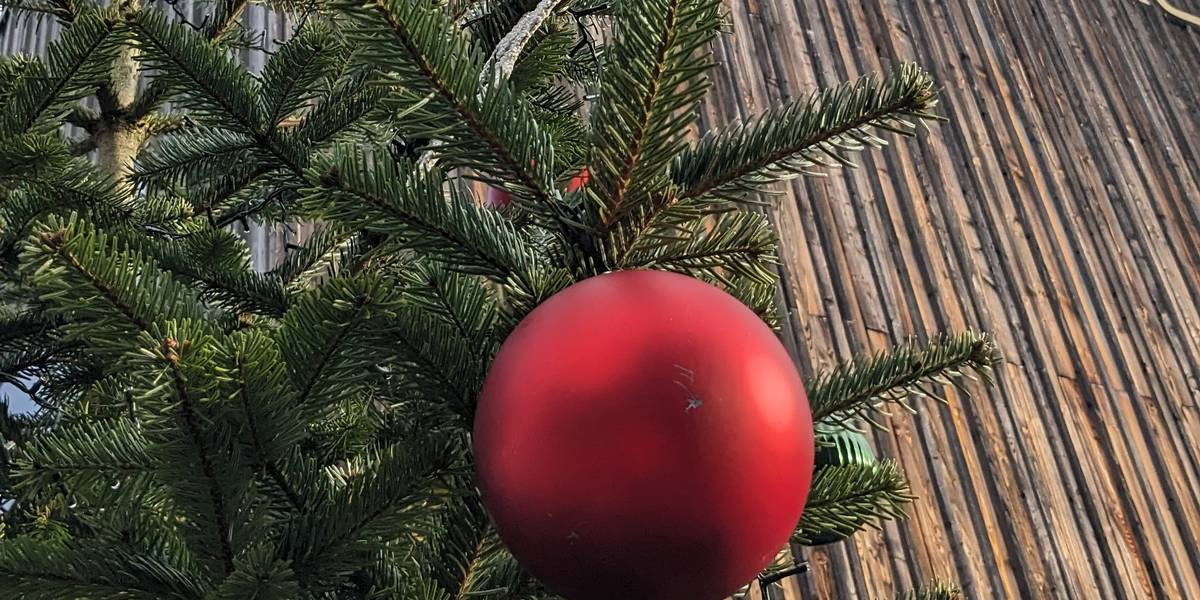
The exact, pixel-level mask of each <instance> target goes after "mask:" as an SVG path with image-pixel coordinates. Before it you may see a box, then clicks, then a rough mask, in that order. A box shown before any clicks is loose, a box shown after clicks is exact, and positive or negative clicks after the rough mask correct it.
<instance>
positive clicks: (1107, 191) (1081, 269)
mask: <svg viewBox="0 0 1200 600" xmlns="http://www.w3.org/2000/svg"><path fill="white" fill-rule="evenodd" d="M1189 2H1190V3H1191V6H1190V7H1189V6H1188V5H1187V4H1184V3H1182V2H1180V5H1181V7H1184V8H1191V9H1200V0H1189ZM185 5H186V3H185V2H181V3H180V6H185ZM728 8H729V10H730V14H731V17H732V21H733V24H734V27H733V31H734V33H733V35H732V36H729V37H727V38H725V39H723V40H722V41H721V43H720V47H719V49H718V58H719V60H720V61H721V62H722V67H721V69H719V71H718V73H717V74H716V90H715V93H714V98H713V100H712V102H711V103H710V104H709V105H708V106H707V107H706V111H705V121H706V122H707V123H710V124H717V123H725V122H728V121H730V120H732V119H733V118H736V117H738V116H743V115H746V114H749V113H751V112H753V111H757V110H759V109H762V108H764V107H765V106H767V105H769V104H770V103H771V102H773V101H775V100H778V99H781V98H788V97H794V96H799V95H803V94H806V93H807V92H809V91H810V90H812V89H814V88H816V87H818V86H825V85H832V84H836V83H838V82H841V81H844V80H847V79H850V78H853V77H855V76H858V75H860V74H863V73H867V72H871V71H876V70H879V69H880V68H882V67H883V66H885V65H888V64H895V63H896V62H898V61H900V60H916V61H917V62H919V63H921V64H922V65H924V66H926V67H927V68H929V69H930V70H931V71H932V72H933V73H934V75H935V76H936V78H937V79H938V80H939V81H940V82H941V84H942V85H943V86H944V87H945V93H944V101H943V114H945V115H946V116H947V117H949V118H950V122H949V123H946V124H942V125H939V126H936V127H934V128H933V130H932V131H931V132H929V133H928V134H926V135H922V137H921V139H920V140H919V141H916V142H910V143H907V144H900V145H898V146H896V147H893V148H891V149H889V150H887V151H885V152H882V153H874V154H872V155H870V156H868V157H865V158H864V159H863V160H862V161H861V168H860V169H857V170H854V171H851V172H847V173H837V174H834V175H833V176H832V177H829V178H825V179H806V180H801V181H798V182H796V183H794V184H792V185H790V186H780V187H779V190H780V191H781V192H784V193H783V194H782V195H781V196H780V198H779V200H778V208H776V209H774V210H773V211H772V213H773V216H774V218H775V220H776V222H777V223H778V225H779V228H780V231H781V234H782V237H783V240H784V250H783V253H782V257H781V258H782V271H783V274H784V276H785V280H786V283H785V285H784V286H783V287H782V290H781V296H782V300H783V302H784V305H785V308H786V310H787V311H788V317H789V327H788V329H787V331H786V332H785V339H786V341H787V343H788V344H789V346H790V347H791V348H792V349H793V350H794V351H795V353H796V355H797V356H798V357H799V359H800V363H801V364H802V365H804V368H805V369H806V370H810V371H811V370H812V369H817V368H822V367H825V366H828V365H830V364H832V363H833V362H834V361H835V360H837V359H840V358H844V357H848V356H850V355H852V354H854V353H857V352H866V351H871V350H876V349H880V348H883V347H886V346H887V345H889V344H891V343H893V342H895V341H899V340H901V339H904V338H906V337H908V336H910V335H925V334H928V333H932V332H936V331H940V330H946V329H957V328H962V327H965V326H973V327H978V328H982V329H986V330H989V331H993V332H995V333H996V335H997V337H998V339H999V342H1000V344H1001V345H1002V347H1003V348H1004V350H1005V362H1004V363H1003V365H1002V367H1001V368H1000V370H999V374H998V375H999V376H998V382H997V385H996V387H995V389H994V390H993V391H991V392H990V393H979V394H977V395H976V396H975V397H974V398H972V399H967V398H964V397H961V396H957V395H955V396H952V397H951V400H952V402H951V404H950V405H949V406H945V407H943V406H939V405H927V406H925V407H924V410H923V411H922V412H921V414H920V415H919V416H917V417H915V418H909V417H907V416H902V417H900V418H897V419H895V420H894V421H893V424H894V427H893V429H892V431H890V432H881V433H879V434H877V435H876V436H875V446H876V449H877V450H878V452H879V453H880V454H882V455H886V456H891V457H895V458H897V459H899V460H900V461H901V462H902V463H903V465H904V468H905V470H906V471H907V472H908V473H909V475H910V477H911V478H912V480H913V484H914V488H915V489H916V490H917V491H918V493H919V494H920V495H921V499H920V500H919V501H918V502H917V503H916V504H915V505H914V508H913V511H912V518H910V519H909V520H907V521H905V522H903V523H900V524H897V525H889V526H887V527H886V528H885V529H884V530H883V531H882V532H868V533H864V534H861V535H859V536H857V537H856V538H855V539H854V540H853V541H852V542H849V543H845V544H839V545H835V546H829V547H824V548H822V549H819V550H815V551H810V552H808V553H807V558H809V559H810V561H811V564H812V566H813V570H812V572H811V573H809V574H808V575H807V576H805V577H801V578H796V579H793V580H790V581H789V582H788V584H787V586H788V588H789V593H788V594H787V597H788V598H790V599H797V598H829V599H842V598H845V599H849V598H875V597H886V596H887V595H889V594H890V593H891V592H892V590H893V589H904V588H907V587H909V586H910V585H911V584H913V583H914V582H918V581H922V580H925V579H927V578H928V577H931V576H935V575H940V576H944V577H953V578H955V579H957V580H959V581H960V582H961V583H962V584H963V585H964V586H965V588H966V590H967V592H968V593H969V595H970V597H973V598H1130V599H1140V598H1172V599H1176V598H1200V551H1198V550H1197V545H1198V536H1200V500H1198V498H1200V445H1198V442H1200V409H1198V407H1197V402H1198V400H1200V380H1198V375H1197V373H1198V371H1200V312H1198V311H1197V304H1198V303H1200V295H1198V294H1200V281H1198V278H1200V206H1197V204H1198V202H1197V201H1198V200H1200V30H1196V29H1194V28H1188V27H1186V26H1183V25H1180V24H1177V23H1174V22H1171V21H1170V20H1169V19H1167V18H1166V17H1165V15H1164V14H1163V13H1162V12H1161V11H1160V10H1159V9H1158V8H1156V7H1154V6H1148V5H1144V4H1142V3H1139V2H1136V1H1134V0H1064V1H1062V2H1053V3H1043V2H1038V1H1036V0H1011V1H1010V2H1005V1H1003V0H965V1H951V2H939V1H929V0H865V1H860V2H847V1H845V0H809V1H806V2H783V1H772V0H758V1H752V0H731V1H730V3H729V5H728ZM185 10H187V9H185ZM247 18H249V19H253V20H255V22H254V26H256V27H263V28H271V29H273V30H277V31H278V33H279V34H280V35H281V36H282V35H283V34H285V33H286V25H285V24H284V23H283V22H282V21H281V20H279V19H276V18H274V17H271V16H269V15H266V14H265V13H259V12H253V13H251V14H249V15H248V17H247ZM48 27H50V28H51V29H52V26H48ZM8 34H9V35H8V36H7V37H6V39H5V40H3V42H0V51H14V50H25V51H36V50H37V49H38V48H40V47H42V46H44V40H45V38H46V35H47V33H46V32H44V31H43V32H41V33H37V34H34V33H30V32H29V30H28V28H27V27H24V26H22V27H18V28H10V31H9V32H8ZM247 60H249V61H251V62H252V63H254V62H256V61H257V62H259V63H261V57H251V56H248V57H247ZM256 235H257V236H258V237H257V243H256V244H257V245H258V247H259V248H262V249H263V250H261V251H260V253H261V254H263V255H262V256H260V257H258V259H259V261H260V262H261V261H265V260H268V259H269V254H270V253H271V252H272V251H268V250H266V248H268V247H273V248H275V250H274V251H273V252H278V250H279V248H278V247H279V245H280V241H279V240H280V239H281V238H280V236H278V235H271V234H270V233H269V232H261V233H258V234H256ZM975 390H976V391H977V392H978V391H980V390H979V389H978V388H977V387H976V388H975Z"/></svg>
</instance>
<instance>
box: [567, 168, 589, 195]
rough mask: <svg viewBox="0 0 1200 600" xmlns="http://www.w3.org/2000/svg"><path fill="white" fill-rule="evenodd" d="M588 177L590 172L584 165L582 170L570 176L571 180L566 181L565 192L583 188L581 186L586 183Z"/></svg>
mask: <svg viewBox="0 0 1200 600" xmlns="http://www.w3.org/2000/svg"><path fill="white" fill-rule="evenodd" d="M590 177H591V174H590V173H588V170H587V167H584V168H583V170H582V171H580V172H579V174H578V175H576V176H574V177H572V178H571V181H568V182H567V192H568V193H569V192H578V191H579V190H580V189H582V188H583V186H585V185H587V182H588V179H589V178H590Z"/></svg>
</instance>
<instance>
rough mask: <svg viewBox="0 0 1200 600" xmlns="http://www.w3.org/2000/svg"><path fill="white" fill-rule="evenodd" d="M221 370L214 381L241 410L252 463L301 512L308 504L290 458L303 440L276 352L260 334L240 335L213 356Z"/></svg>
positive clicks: (300, 421)
mask: <svg viewBox="0 0 1200 600" xmlns="http://www.w3.org/2000/svg"><path fill="white" fill-rule="evenodd" d="M217 362H218V363H219V364H221V365H222V368H221V369H220V370H219V372H218V375H217V377H218V379H219V380H220V381H221V382H222V384H223V385H225V387H226V388H227V389H229V390H230V391H229V393H230V395H231V396H232V397H234V398H236V399H237V400H236V404H237V406H238V408H239V409H240V411H239V412H240V425H241V429H242V431H241V433H242V435H243V439H245V440H246V442H247V445H248V446H249V447H250V450H251V454H252V456H253V457H254V462H255V463H256V464H257V465H258V466H259V467H261V468H262V470H263V471H264V472H265V473H266V475H267V477H268V479H269V480H270V481H271V483H272V484H274V485H275V486H276V487H277V488H278V490H279V492H280V493H281V494H282V495H283V497H284V498H286V499H287V501H288V504H289V505H290V506H291V508H292V510H294V511H295V512H297V513H303V512H305V511H306V510H308V502H307V501H306V500H305V498H304V497H303V496H302V495H301V492H302V490H301V489H300V486H299V485H297V484H296V483H293V481H292V477H291V476H290V475H289V474H288V473H290V472H291V470H292V469H291V467H290V465H289V464H288V457H289V455H290V454H291V453H292V451H293V450H294V448H296V447H297V446H298V445H299V444H301V443H303V441H304V439H305V438H306V437H307V431H306V429H305V422H304V419H303V418H302V413H301V412H300V411H296V410H294V407H295V404H294V403H295V395H294V394H293V393H292V392H291V390H290V389H288V388H289V386H288V384H287V381H286V375H287V370H286V368H285V366H284V363H283V359H282V356H281V355H280V352H279V349H278V348H277V347H276V346H275V344H274V343H273V342H272V340H271V339H270V338H269V337H267V336H266V335H265V334H264V333H262V332H261V331H249V332H238V333H236V334H234V335H233V336H232V337H230V338H227V340H226V343H224V344H222V345H221V347H220V348H219V349H218V351H217Z"/></svg>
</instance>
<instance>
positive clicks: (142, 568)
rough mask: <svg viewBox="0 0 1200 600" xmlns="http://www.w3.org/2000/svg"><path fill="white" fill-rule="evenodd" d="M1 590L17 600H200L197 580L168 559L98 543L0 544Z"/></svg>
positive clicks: (24, 540) (9, 541) (11, 541)
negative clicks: (76, 599)
mask: <svg viewBox="0 0 1200 600" xmlns="http://www.w3.org/2000/svg"><path fill="white" fill-rule="evenodd" d="M0 588H2V589H4V590H5V594H12V595H13V596H14V597H17V598H26V597H37V598H59V599H63V600H66V599H68V598H88V599H90V600H158V599H175V600H195V599H196V598H201V597H203V596H204V591H205V590H203V589H202V588H200V587H198V586H197V585H196V574H195V573H191V572H188V571H186V570H185V569H181V568H180V567H179V566H177V565H175V564H172V562H171V561H169V560H167V559H166V558H165V557H161V556H154V555H149V554H141V553H133V552H130V551H128V550H126V549H125V548H121V547H119V546H113V545H110V544H102V543H99V542H94V541H72V542H69V543H61V542H57V541H51V540H39V539H34V538H30V537H21V538H14V539H5V540H0Z"/></svg>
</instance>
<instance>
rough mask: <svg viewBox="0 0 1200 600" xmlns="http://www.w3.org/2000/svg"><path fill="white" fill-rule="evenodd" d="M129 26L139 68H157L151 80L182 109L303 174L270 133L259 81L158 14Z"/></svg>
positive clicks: (143, 14) (300, 165)
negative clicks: (244, 138) (137, 49)
mask: <svg viewBox="0 0 1200 600" xmlns="http://www.w3.org/2000/svg"><path fill="white" fill-rule="evenodd" d="M130 27H131V28H132V29H133V30H134V31H135V32H136V33H137V34H138V35H137V36H136V40H137V43H138V45H139V47H140V48H141V50H142V61H143V64H145V65H146V66H149V67H151V68H155V69H158V70H159V73H158V75H157V76H156V81H157V80H162V81H164V82H165V83H166V84H167V85H168V86H169V87H168V88H167V92H168V93H170V94H175V95H176V96H175V97H176V98H177V99H178V101H179V103H180V105H181V106H182V107H184V108H187V109H188V110H189V111H191V112H192V113H193V114H194V115H195V116H197V117H199V118H204V119H207V120H208V121H209V122H211V123H220V124H222V125H224V126H225V127H227V128H229V129H232V130H234V131H237V132H239V133H242V134H245V135H247V136H249V137H251V138H252V139H254V140H255V142H256V143H257V145H258V146H259V148H261V149H262V150H263V151H264V152H266V153H267V154H268V155H269V156H270V157H271V158H272V159H273V160H274V161H276V162H277V163H278V164H279V166H282V167H286V168H287V169H289V170H290V171H292V172H293V173H296V174H300V173H301V172H302V171H303V167H304V165H303V161H304V157H301V156H299V155H297V153H295V152H294V151H293V149H291V148H289V147H287V146H285V145H284V144H282V143H280V141H279V139H278V138H277V136H275V135H273V134H272V133H271V131H272V128H271V124H269V123H267V115H266V108H265V107H264V105H263V104H262V101H261V98H260V97H259V96H260V93H261V87H260V86H259V84H258V82H256V81H255V80H254V79H253V78H251V77H250V75H249V73H247V72H246V71H245V69H243V68H242V67H241V66H239V65H238V64H237V63H236V62H234V61H233V59H232V58H231V57H230V56H229V55H228V54H227V53H226V52H225V51H224V50H223V49H221V48H219V47H218V46H216V45H214V44H213V43H211V42H209V41H207V40H206V39H205V38H204V37H203V36H201V35H200V34H198V33H197V32H196V31H194V30H192V29H191V28H189V27H187V26H184V25H180V24H178V23H173V22H171V21H169V20H168V19H167V17H166V16H165V15H163V14H162V13H161V12H159V11H151V10H146V11H141V12H139V13H137V15H136V16H135V17H134V18H133V19H132V20H131V22H130Z"/></svg>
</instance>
